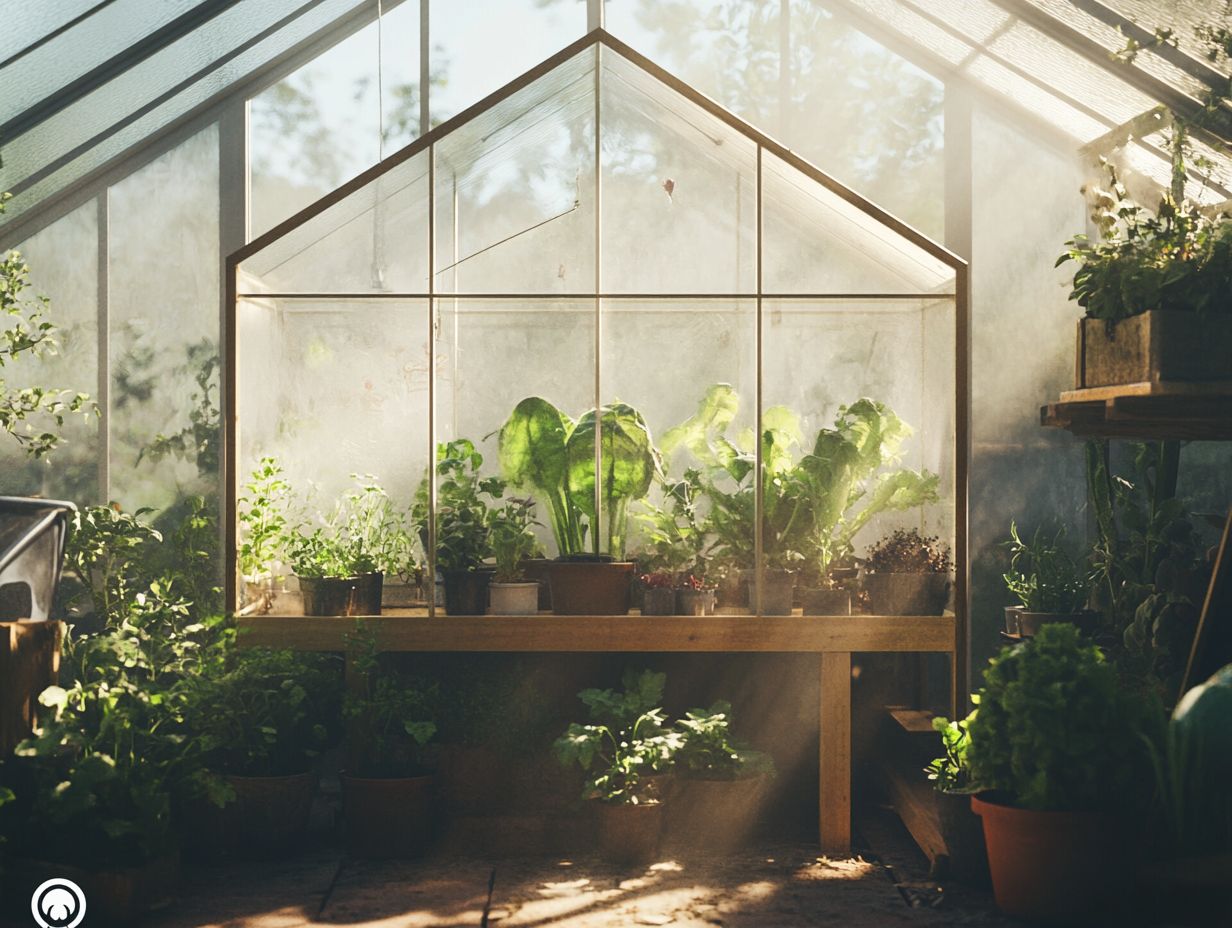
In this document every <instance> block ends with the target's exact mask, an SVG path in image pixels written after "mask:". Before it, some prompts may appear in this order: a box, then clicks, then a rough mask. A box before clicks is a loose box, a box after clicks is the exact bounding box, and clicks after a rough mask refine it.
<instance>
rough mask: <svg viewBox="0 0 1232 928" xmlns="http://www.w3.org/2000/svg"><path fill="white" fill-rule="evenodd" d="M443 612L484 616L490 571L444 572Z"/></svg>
mask: <svg viewBox="0 0 1232 928" xmlns="http://www.w3.org/2000/svg"><path fill="white" fill-rule="evenodd" d="M441 573H442V576H443V577H444V578H445V612H446V613H447V614H448V615H486V614H487V612H488V584H490V583H491V582H492V573H493V572H492V571H491V570H445V571H442V572H441Z"/></svg>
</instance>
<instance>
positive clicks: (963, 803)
mask: <svg viewBox="0 0 1232 928" xmlns="http://www.w3.org/2000/svg"><path fill="white" fill-rule="evenodd" d="M972 702H974V703H975V704H976V705H978V704H979V696H973V697H972ZM978 711H979V710H978V709H973V710H972V711H971V714H970V715H968V716H967V717H966V718H965V719H956V720H955V721H950V720H949V719H947V718H935V719H933V731H935V732H937V734H938V735H940V736H941V746H942V748H944V750H945V753H944V754H942V755H941V756H940V757H938V758H936V759H934V760H933V761H932V762H931V763H929V765H928V766H927V767H925V768H924V769H925V772H926V773H927V774H928V779H929V780H931V781H932V784H933V788H934V789H935V790H936V792H935V793H934V796H935V798H936V801H937V818H938V820H939V821H940V823H941V838H942V840H944V841H945V849H946V852H947V859H946V868H947V871H948V872H949V874H950V875H951V876H954V877H956V878H957V879H960V880H964V881H966V882H969V883H977V884H980V885H984V884H986V883H987V882H988V852H987V851H986V850H985V848H984V829H983V826H982V825H981V823H980V819H979V817H978V816H977V815H976V814H975V813H974V812H973V811H971V796H972V794H973V793H975V792H976V791H977V789H978V786H977V785H976V783H975V781H974V779H973V778H972V776H971V758H970V747H971V723H972V721H974V719H975V716H976V712H978Z"/></svg>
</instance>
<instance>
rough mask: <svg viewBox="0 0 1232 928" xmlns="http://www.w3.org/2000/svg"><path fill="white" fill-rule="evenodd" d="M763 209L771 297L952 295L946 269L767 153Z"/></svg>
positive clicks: (765, 271) (766, 280)
mask: <svg viewBox="0 0 1232 928" xmlns="http://www.w3.org/2000/svg"><path fill="white" fill-rule="evenodd" d="M762 209H763V221H762V222H763V226H762V229H763V231H762V235H763V239H762V267H763V277H762V287H763V289H764V292H766V293H811V294H823V293H834V294H841V293H939V292H952V290H953V286H954V272H953V271H952V270H951V269H950V267H949V266H948V265H946V264H943V263H942V262H941V261H939V260H937V259H936V258H934V257H932V256H931V255H930V254H928V252H926V251H924V250H923V249H922V248H919V247H917V246H916V245H913V244H912V243H911V242H909V241H908V240H907V239H905V238H903V237H902V236H900V235H898V234H897V233H896V232H893V231H891V230H890V229H888V228H886V227H885V226H884V225H882V224H881V223H880V222H878V221H877V220H876V219H874V218H872V217H871V216H869V215H868V214H867V213H865V212H864V211H863V210H861V209H859V208H858V207H856V206H853V205H852V204H851V203H848V202H847V201H846V200H844V199H842V198H840V197H839V196H838V195H837V194H835V193H832V192H831V191H830V190H828V189H827V188H825V187H823V186H822V185H821V184H819V183H817V182H816V181H814V180H813V179H812V178H810V177H808V176H807V175H805V174H804V173H803V172H801V171H799V170H797V169H796V168H794V167H792V166H791V165H789V164H787V163H786V162H784V161H783V160H782V159H780V158H778V157H776V156H774V155H772V154H770V153H769V152H764V153H763V155H762Z"/></svg>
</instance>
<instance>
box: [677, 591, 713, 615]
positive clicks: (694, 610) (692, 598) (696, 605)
mask: <svg viewBox="0 0 1232 928" xmlns="http://www.w3.org/2000/svg"><path fill="white" fill-rule="evenodd" d="M714 600H715V591H714V590H677V591H676V615H714Z"/></svg>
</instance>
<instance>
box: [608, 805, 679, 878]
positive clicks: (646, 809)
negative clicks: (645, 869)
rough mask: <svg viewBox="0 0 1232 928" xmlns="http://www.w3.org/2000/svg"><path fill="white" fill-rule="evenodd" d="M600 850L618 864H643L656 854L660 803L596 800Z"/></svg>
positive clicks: (661, 810) (658, 836) (660, 834)
mask: <svg viewBox="0 0 1232 928" xmlns="http://www.w3.org/2000/svg"><path fill="white" fill-rule="evenodd" d="M596 805H597V807H598V808H597V812H596V814H597V815H598V828H599V851H600V853H601V854H602V855H603V856H604V857H605V858H607V859H608V860H610V861H612V862H613V863H618V864H646V863H650V862H652V861H653V860H654V859H655V856H656V855H657V854H658V853H659V840H660V838H661V837H662V834H663V803H661V802H647V803H639V804H638V805H635V806H634V805H617V804H614V803H608V802H599V803H596Z"/></svg>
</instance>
